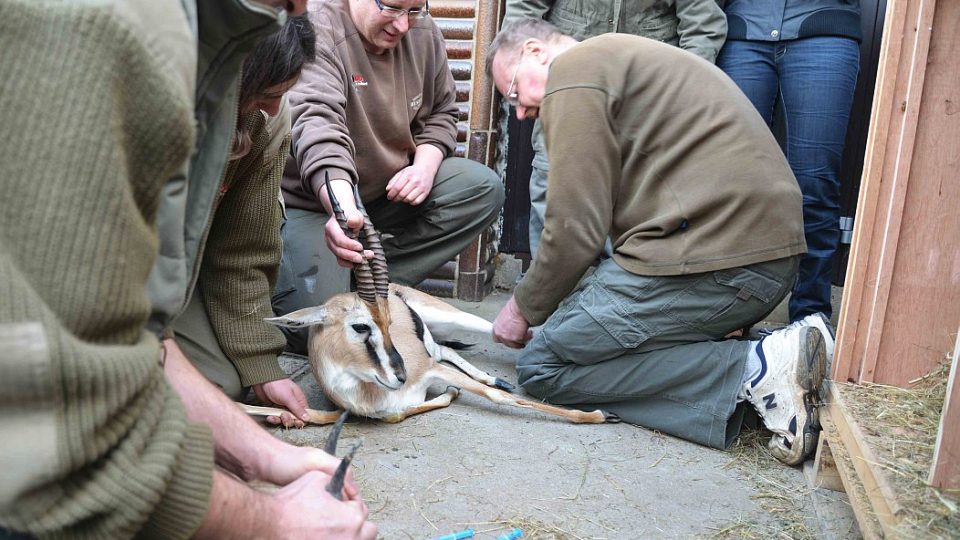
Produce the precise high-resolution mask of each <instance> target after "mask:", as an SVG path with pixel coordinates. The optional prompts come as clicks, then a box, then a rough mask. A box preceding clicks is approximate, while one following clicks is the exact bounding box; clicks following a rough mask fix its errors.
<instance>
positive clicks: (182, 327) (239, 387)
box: [173, 289, 246, 400]
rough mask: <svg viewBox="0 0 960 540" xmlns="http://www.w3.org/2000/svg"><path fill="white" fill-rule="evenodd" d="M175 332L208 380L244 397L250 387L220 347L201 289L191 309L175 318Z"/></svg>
mask: <svg viewBox="0 0 960 540" xmlns="http://www.w3.org/2000/svg"><path fill="white" fill-rule="evenodd" d="M173 331H174V339H175V340H176V342H177V345H179V346H180V349H181V350H182V351H183V353H184V354H185V355H186V357H187V358H188V359H190V363H192V364H193V366H194V367H195V368H197V370H198V371H199V372H200V373H202V374H203V376H204V377H206V378H207V380H209V381H210V382H212V383H213V384H215V385H217V386H218V387H220V389H221V390H223V393H224V394H226V395H227V396H228V397H229V398H230V399H233V400H241V399H243V397H244V396H245V390H246V389H245V388H244V387H243V384H241V383H240V374H239V373H238V372H237V368H235V367H234V366H233V362H231V361H230V359H229V358H227V355H226V354H224V352H223V349H221V348H220V342H219V341H218V340H217V335H216V334H215V333H214V332H213V326H212V325H211V324H210V317H209V316H207V309H206V308H205V307H204V305H203V298H202V297H201V292H200V290H199V289H197V290H194V292H193V297H192V298H191V299H190V303H189V304H187V308H186V309H185V310H184V312H183V314H181V315H180V316H179V317H177V319H176V321H174V323H173Z"/></svg>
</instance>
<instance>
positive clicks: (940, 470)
mask: <svg viewBox="0 0 960 540" xmlns="http://www.w3.org/2000/svg"><path fill="white" fill-rule="evenodd" d="M958 364H960V330H957V345H956V347H954V349H953V367H951V368H950V382H949V383H948V384H947V395H946V396H945V398H944V402H943V414H942V415H941V416H940V432H939V433H938V434H937V446H936V449H935V450H934V452H933V466H932V467H930V480H929V482H930V485H931V486H933V487H937V488H940V489H960V384H957V365H958Z"/></svg>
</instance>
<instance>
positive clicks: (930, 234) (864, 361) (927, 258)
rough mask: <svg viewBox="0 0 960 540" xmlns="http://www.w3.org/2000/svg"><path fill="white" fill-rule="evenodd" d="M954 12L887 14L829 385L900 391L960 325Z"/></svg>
mask: <svg viewBox="0 0 960 540" xmlns="http://www.w3.org/2000/svg"><path fill="white" fill-rule="evenodd" d="M958 32H960V3H957V2H942V1H941V2H937V1H936V0H902V1H896V2H894V1H892V2H890V3H889V4H888V12H887V18H886V23H885V28H884V42H883V47H882V51H881V63H880V67H879V72H878V83H877V92H876V96H875V99H874V104H875V106H874V110H873V113H872V117H871V128H870V135H869V140H868V147H867V154H866V159H865V166H864V176H863V181H862V183H861V192H860V202H859V206H858V213H857V217H856V222H855V225H854V241H853V246H852V249H851V256H850V268H849V271H848V273H847V282H846V285H845V287H844V298H843V304H842V307H841V315H840V324H839V328H838V336H837V338H838V342H837V350H836V362H835V366H834V371H833V378H834V379H835V380H840V381H851V382H864V381H872V382H878V383H884V384H892V385H897V386H906V385H907V384H908V382H909V381H910V380H913V379H915V378H917V377H919V376H922V375H925V374H926V373H928V372H929V371H931V370H932V369H934V368H935V367H936V366H937V364H938V362H940V360H941V359H942V357H943V354H944V353H946V352H947V351H948V350H949V349H950V348H951V347H952V346H953V338H952V333H953V331H954V330H955V329H956V324H957V322H958V321H960V275H958V274H957V270H956V269H957V268H958V267H960V252H958V250H957V249H956V238H958V237H960V212H957V211H956V208H957V207H958V206H960V183H957V182H956V181H955V180H956V178H957V177H960V159H958V156H957V148H960V122H958V121H957V117H956V116H955V115H956V114H957V113H958V111H960V88H957V85H956V81H957V79H958V78H960V42H958V41H957V40H956V39H955V36H956V35H957V33H958Z"/></svg>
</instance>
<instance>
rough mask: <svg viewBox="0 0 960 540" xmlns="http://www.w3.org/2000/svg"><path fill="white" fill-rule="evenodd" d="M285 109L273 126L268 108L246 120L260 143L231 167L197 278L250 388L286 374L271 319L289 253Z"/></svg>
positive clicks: (213, 320) (213, 319) (214, 324)
mask: <svg viewBox="0 0 960 540" xmlns="http://www.w3.org/2000/svg"><path fill="white" fill-rule="evenodd" d="M282 111H283V114H282V115H280V116H278V117H277V118H276V119H272V120H273V121H271V122H270V129H268V127H267V122H266V119H265V117H264V115H263V113H262V112H260V111H253V112H251V113H248V114H246V115H244V117H243V118H241V119H240V122H241V123H242V125H243V126H244V128H245V129H246V130H247V131H248V132H249V133H250V135H251V139H252V141H253V146H252V147H251V149H250V151H249V152H247V154H246V155H244V156H243V157H242V158H240V159H237V160H234V161H231V162H230V164H229V165H228V166H227V170H226V173H225V174H224V180H223V183H222V185H221V188H220V195H219V199H218V201H217V208H216V211H215V213H214V216H213V224H212V225H211V227H210V233H209V236H208V237H207V243H206V246H205V247H204V254H203V263H202V264H201V266H200V276H199V279H198V282H197V288H198V289H199V291H200V293H201V294H202V296H203V301H204V307H206V310H207V315H208V316H209V317H210V324H211V326H212V327H213V331H214V334H216V336H217V341H218V342H219V344H220V348H221V350H223V352H224V354H226V355H227V358H229V359H230V361H231V362H233V364H234V366H235V367H236V368H237V372H238V373H239V374H240V382H241V383H242V384H243V385H244V386H250V385H254V384H259V383H263V382H268V381H273V380H277V379H282V378H284V377H286V374H285V373H284V372H283V370H282V369H280V365H279V364H278V363H277V356H278V355H279V354H280V353H281V352H283V347H284V345H285V344H286V340H285V339H284V337H283V333H281V332H280V330H279V329H277V327H275V326H273V325H271V324H268V323H266V322H265V321H264V320H263V319H264V317H272V316H273V309H272V308H271V306H270V295H271V293H272V291H273V287H274V285H275V284H276V282H277V268H278V266H279V264H280V255H281V251H282V241H281V239H280V225H281V223H282V222H283V210H282V209H281V207H280V201H279V196H280V178H281V175H282V173H283V164H284V161H285V160H286V157H287V155H288V153H289V152H288V150H289V148H290V136H289V131H290V117H289V115H288V114H287V113H286V111H287V109H286V107H284V108H283V109H282Z"/></svg>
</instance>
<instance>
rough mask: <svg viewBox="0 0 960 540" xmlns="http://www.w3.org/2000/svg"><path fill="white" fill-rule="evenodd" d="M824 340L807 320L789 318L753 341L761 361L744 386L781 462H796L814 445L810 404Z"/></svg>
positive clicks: (819, 378) (816, 392) (816, 396)
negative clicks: (790, 322)
mask: <svg viewBox="0 0 960 540" xmlns="http://www.w3.org/2000/svg"><path fill="white" fill-rule="evenodd" d="M798 322H799V321H798ZM824 342H825V339H824V334H823V333H822V332H821V331H820V330H819V329H817V328H815V327H814V326H813V325H810V326H807V325H803V324H793V325H790V326H788V327H786V328H783V329H781V330H777V331H776V332H774V333H772V334H770V335H769V336H767V337H765V338H763V339H762V340H761V341H760V343H759V344H758V345H756V350H757V354H758V355H759V356H760V358H761V362H762V365H763V367H762V369H761V371H760V375H759V376H758V377H757V379H756V384H753V385H751V383H747V384H746V388H745V392H746V394H747V398H748V400H749V401H750V403H751V404H752V405H753V406H754V408H755V409H757V412H758V413H759V414H760V417H761V418H762V419H763V423H764V425H766V426H767V429H769V430H770V431H772V432H773V437H771V438H770V443H769V444H768V445H767V447H768V448H769V449H770V452H771V453H772V454H773V456H774V457H776V458H777V459H779V460H780V461H782V462H784V463H786V464H787V465H797V464H799V463H802V462H803V460H804V459H805V458H806V457H807V456H809V455H810V454H811V453H812V452H813V450H814V449H815V448H816V445H817V438H818V435H819V427H818V425H817V424H818V422H817V420H818V418H817V417H818V413H817V410H816V409H817V407H819V406H820V403H821V401H820V387H821V385H822V384H823V378H824V374H825V372H826V366H827V362H826V345H825V343H824Z"/></svg>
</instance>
